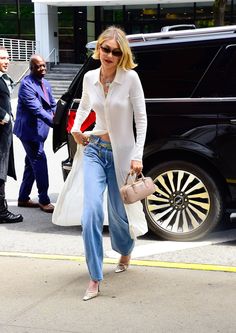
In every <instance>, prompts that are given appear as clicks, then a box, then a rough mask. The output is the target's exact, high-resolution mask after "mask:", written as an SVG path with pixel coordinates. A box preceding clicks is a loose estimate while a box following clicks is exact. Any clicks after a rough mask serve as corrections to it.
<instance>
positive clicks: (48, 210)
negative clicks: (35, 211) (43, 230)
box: [39, 203, 54, 213]
mask: <svg viewBox="0 0 236 333" xmlns="http://www.w3.org/2000/svg"><path fill="white" fill-rule="evenodd" d="M39 207H40V209H41V210H42V211H43V212H45V213H53V211H54V206H53V205H52V204H51V203H49V204H47V205H42V204H41V203H39Z"/></svg>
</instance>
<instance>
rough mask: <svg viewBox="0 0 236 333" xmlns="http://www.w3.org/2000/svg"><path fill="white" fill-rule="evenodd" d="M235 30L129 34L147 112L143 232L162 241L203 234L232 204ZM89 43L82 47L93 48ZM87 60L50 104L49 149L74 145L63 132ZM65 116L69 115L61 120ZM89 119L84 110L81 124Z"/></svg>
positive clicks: (91, 64) (235, 192)
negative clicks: (148, 181)
mask: <svg viewBox="0 0 236 333" xmlns="http://www.w3.org/2000/svg"><path fill="white" fill-rule="evenodd" d="M235 32H236V26H225V27H217V28H207V29H193V30H185V31H170V32H160V33H151V34H137V35H130V36H128V37H127V38H128V39H129V42H130V45H131V47H132V51H133V53H134V55H135V60H136V62H137V63H138V67H137V69H136V70H137V72H138V74H139V76H140V79H141V81H142V84H143V89H144V93H145V98H146V107H147V115H148V131H147V139H146V144H145V151H144V174H145V175H147V176H151V177H152V178H153V179H154V181H155V183H156V185H157V191H156V192H155V193H154V194H153V195H151V196H149V197H148V198H147V199H146V200H144V202H143V205H144V211H145V214H146V217H147V220H148V224H149V227H150V229H151V230H152V231H153V232H154V233H156V234H157V235H159V236H161V237H163V238H165V239H170V240H182V241H186V240H194V239H197V238H200V237H202V236H204V235H205V234H206V233H208V232H209V231H211V230H212V229H213V228H214V227H215V226H216V225H217V224H218V223H219V222H220V221H222V220H223V217H224V215H225V214H226V209H227V208H229V207H231V208H232V207H234V202H235V199H236V156H235V152H236V33H235ZM94 46H95V42H91V43H89V44H88V45H87V47H88V49H93V48H94ZM98 66H100V63H99V61H97V60H96V61H95V60H93V59H92V58H91V56H90V57H89V58H88V60H87V61H86V63H85V64H84V65H83V67H82V68H81V70H80V71H79V72H78V74H77V76H76V77H75V78H74V80H73V82H72V83H71V85H70V87H69V89H68V91H67V92H66V93H65V94H64V95H63V96H62V97H61V99H60V100H59V101H58V106H57V112H56V115H55V128H54V135H53V148H54V151H57V150H58V149H59V148H60V147H61V146H62V145H64V144H65V143H67V144H68V151H69V157H68V159H67V160H65V161H64V162H63V163H62V167H63V170H64V176H65V177H66V174H67V172H68V170H69V169H70V168H71V162H72V160H73V155H74V152H75V143H74V141H73V139H72V136H71V135H70V134H69V133H68V132H67V130H66V129H67V126H68V124H67V123H68V119H70V121H71V119H72V118H73V115H74V114H75V112H76V109H77V107H78V103H79V99H80V97H81V89H82V80H83V76H84V74H85V73H86V72H87V71H88V70H91V69H94V68H97V67H98ZM68 115H69V116H68ZM91 119H92V121H93V113H91V116H90V121H88V125H91V122H92V121H91Z"/></svg>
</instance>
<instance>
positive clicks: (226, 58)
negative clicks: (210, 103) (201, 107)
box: [194, 45, 236, 97]
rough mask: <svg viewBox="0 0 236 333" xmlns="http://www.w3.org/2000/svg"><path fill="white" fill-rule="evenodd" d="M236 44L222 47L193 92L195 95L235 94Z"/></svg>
mask: <svg viewBox="0 0 236 333" xmlns="http://www.w3.org/2000/svg"><path fill="white" fill-rule="evenodd" d="M235 64H236V45H229V46H226V47H222V50H221V52H220V53H219V55H218V56H217V57H216V59H215V61H214V62H213V63H212V65H211V67H210V68H209V70H208V72H207V75H206V76H205V77H204V79H203V80H202V82H201V83H200V85H199V87H198V89H197V90H196V92H195V93H194V96H195V97H234V96H236V66H235Z"/></svg>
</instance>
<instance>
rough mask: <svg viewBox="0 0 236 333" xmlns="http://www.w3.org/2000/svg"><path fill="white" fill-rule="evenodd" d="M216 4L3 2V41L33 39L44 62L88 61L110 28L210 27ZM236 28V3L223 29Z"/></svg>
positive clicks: (145, 0) (0, 17) (0, 8)
mask: <svg viewBox="0 0 236 333" xmlns="http://www.w3.org/2000/svg"><path fill="white" fill-rule="evenodd" d="M133 3H136V4H135V5H134V4H133ZM213 3H214V1H195V2H191V1H186V0H182V1H181V0H168V1H165V0H159V1H158V0H156V1H151V0H150V1H148V0H137V1H134V0H132V1H129V0H126V1H123V2H122V1H117V0H109V1H103V0H100V1H96V0H88V1H84V0H81V1H80V0H68V1H65V0H64V1H63V0H61V1H60V0H3V1H0V37H5V38H20V39H26V40H28V39H33V40H34V39H35V40H36V41H37V45H38V50H37V52H39V53H40V54H42V55H43V56H44V57H45V58H48V57H49V58H50V56H54V55H55V54H54V53H56V58H57V60H58V61H60V62H70V63H81V62H83V61H84V59H85V58H86V48H85V45H86V43H87V42H88V41H91V40H94V39H95V38H96V37H97V36H98V35H99V33H100V32H101V31H102V30H103V29H104V28H106V27H107V26H109V25H112V24H115V25H117V26H120V27H122V28H123V29H124V30H125V31H126V33H128V34H131V33H139V32H142V33H146V32H157V31H160V29H161V28H162V27H163V26H166V25H173V24H195V25H196V26H197V27H210V26H213ZM102 4H104V5H102ZM235 23H236V0H229V1H228V3H227V6H226V11H225V24H235ZM49 55H50V56H49Z"/></svg>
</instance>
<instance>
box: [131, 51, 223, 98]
mask: <svg viewBox="0 0 236 333" xmlns="http://www.w3.org/2000/svg"><path fill="white" fill-rule="evenodd" d="M217 51H218V47H217V46H211V47H206V46H197V47H183V45H182V46H181V48H180V47H179V48H174V49H166V50H164V51H163V50H149V51H144V50H143V51H137V52H136V53H135V60H136V62H137V63H138V67H137V71H138V73H139V75H140V79H141V81H142V84H143V88H144V93H145V97H146V98H147V97H149V98H162V97H163V98H167V97H169V98H171V97H172V98H174V97H190V96H191V93H192V91H193V89H194V88H195V86H196V85H197V83H198V81H199V80H200V78H201V77H202V75H203V73H204V72H205V71H206V69H207V67H208V66H209V64H210V62H211V60H212V59H213V58H214V56H215V54H216V53H217Z"/></svg>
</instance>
